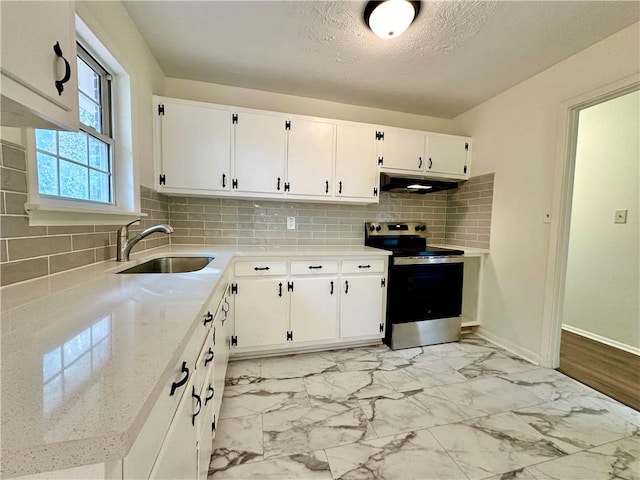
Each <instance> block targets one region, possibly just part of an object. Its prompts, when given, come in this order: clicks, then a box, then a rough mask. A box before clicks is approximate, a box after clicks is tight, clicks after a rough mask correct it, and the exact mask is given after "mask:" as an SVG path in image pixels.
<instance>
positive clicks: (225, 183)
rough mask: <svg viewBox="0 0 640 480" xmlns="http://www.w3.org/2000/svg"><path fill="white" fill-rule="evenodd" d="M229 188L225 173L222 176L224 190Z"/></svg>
mask: <svg viewBox="0 0 640 480" xmlns="http://www.w3.org/2000/svg"><path fill="white" fill-rule="evenodd" d="M226 186H227V176H226V175H225V174H224V173H223V174H222V188H225V187H226Z"/></svg>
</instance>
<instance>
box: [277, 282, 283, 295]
mask: <svg viewBox="0 0 640 480" xmlns="http://www.w3.org/2000/svg"><path fill="white" fill-rule="evenodd" d="M278 296H279V297H281V296H282V283H279V284H278Z"/></svg>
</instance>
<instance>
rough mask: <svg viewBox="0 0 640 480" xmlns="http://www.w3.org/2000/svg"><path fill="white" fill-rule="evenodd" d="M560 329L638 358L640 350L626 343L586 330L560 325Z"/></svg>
mask: <svg viewBox="0 0 640 480" xmlns="http://www.w3.org/2000/svg"><path fill="white" fill-rule="evenodd" d="M562 329H563V330H566V331H567V332H571V333H575V334H576V335H580V336H581V337H585V338H588V339H589V340H593V341H594V342H600V343H604V344H605V345H609V346H610V347H614V348H618V349H620V350H624V351H625V352H629V353H633V354H634V355H638V356H640V348H638V347H633V346H631V345H627V344H626V343H622V342H618V341H617V340H612V339H610V338H607V337H603V336H601V335H598V334H595V333H591V332H587V331H586V330H582V329H581V328H576V327H572V326H571V325H565V324H562Z"/></svg>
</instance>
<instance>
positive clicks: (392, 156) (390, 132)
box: [378, 129, 426, 172]
mask: <svg viewBox="0 0 640 480" xmlns="http://www.w3.org/2000/svg"><path fill="white" fill-rule="evenodd" d="M424 145H425V135H424V134H422V133H416V132H411V131H402V130H394V129H385V130H384V140H382V139H381V140H379V141H378V158H379V160H382V167H384V168H394V169H397V170H408V171H412V172H421V171H422V170H423V167H424V165H425V163H426V162H425V161H424V160H425V158H424Z"/></svg>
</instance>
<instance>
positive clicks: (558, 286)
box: [540, 75, 640, 368]
mask: <svg viewBox="0 0 640 480" xmlns="http://www.w3.org/2000/svg"><path fill="white" fill-rule="evenodd" d="M636 90H640V79H639V78H638V75H633V76H630V77H626V78H624V79H621V80H618V81H616V82H613V83H611V84H608V85H605V86H603V87H601V88H598V89H596V90H592V91H590V92H587V93H585V94H583V95H580V96H578V97H575V98H573V99H571V100H568V101H567V102H564V103H563V104H562V105H561V107H560V111H559V121H558V125H560V131H559V132H558V147H557V154H556V162H555V171H554V183H553V197H552V205H551V218H552V222H551V230H550V233H549V254H548V257H547V275H546V282H545V296H544V298H545V300H544V311H543V321H542V345H541V352H540V359H541V360H542V362H543V365H544V366H546V367H549V368H557V367H558V366H559V364H560V338H561V333H562V310H563V304H564V294H565V283H566V274H567V256H568V252H569V233H570V229H571V204H572V201H573V187H574V178H575V164H576V146H577V137H578V119H579V116H580V111H581V110H584V109H585V108H589V107H592V106H594V105H598V104H600V103H603V102H606V101H608V100H612V99H614V98H617V97H620V96H622V95H625V94H627V93H631V92H634V91H636ZM553 219H555V221H553Z"/></svg>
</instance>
